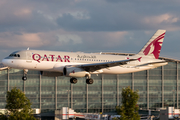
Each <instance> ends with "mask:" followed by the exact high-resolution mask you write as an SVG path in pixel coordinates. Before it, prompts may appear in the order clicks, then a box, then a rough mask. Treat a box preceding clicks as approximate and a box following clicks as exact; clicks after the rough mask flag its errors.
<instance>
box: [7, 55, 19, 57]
mask: <svg viewBox="0 0 180 120" xmlns="http://www.w3.org/2000/svg"><path fill="white" fill-rule="evenodd" d="M9 57H20V55H19V54H10V55H9Z"/></svg>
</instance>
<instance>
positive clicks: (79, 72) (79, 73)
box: [63, 67, 89, 77]
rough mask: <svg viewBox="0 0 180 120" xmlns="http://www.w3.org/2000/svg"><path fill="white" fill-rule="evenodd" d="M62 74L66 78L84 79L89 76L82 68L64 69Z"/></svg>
mask: <svg viewBox="0 0 180 120" xmlns="http://www.w3.org/2000/svg"><path fill="white" fill-rule="evenodd" d="M63 74H64V76H67V77H85V76H86V75H88V74H89V72H87V71H85V70H83V69H82V68H77V67H64V69H63Z"/></svg>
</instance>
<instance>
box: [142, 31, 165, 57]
mask: <svg viewBox="0 0 180 120" xmlns="http://www.w3.org/2000/svg"><path fill="white" fill-rule="evenodd" d="M164 35H165V33H163V34H162V35H160V36H158V37H157V38H156V39H154V40H153V41H152V42H151V43H150V44H149V45H148V46H147V47H146V48H145V50H144V51H143V53H144V55H149V54H153V55H154V57H155V58H156V59H158V58H159V54H160V51H161V46H162V43H163V41H161V40H162V39H163V38H164Z"/></svg>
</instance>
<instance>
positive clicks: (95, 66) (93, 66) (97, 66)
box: [73, 59, 137, 72]
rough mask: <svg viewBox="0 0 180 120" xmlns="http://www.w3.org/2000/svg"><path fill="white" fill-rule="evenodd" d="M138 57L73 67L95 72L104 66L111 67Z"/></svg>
mask: <svg viewBox="0 0 180 120" xmlns="http://www.w3.org/2000/svg"><path fill="white" fill-rule="evenodd" d="M135 60H137V59H127V60H120V61H113V62H103V63H93V64H83V65H75V66H73V67H79V68H83V69H84V70H86V71H88V72H94V71H96V70H100V69H103V68H109V67H114V66H119V65H125V64H127V62H130V61H135Z"/></svg>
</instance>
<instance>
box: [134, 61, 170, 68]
mask: <svg viewBox="0 0 180 120" xmlns="http://www.w3.org/2000/svg"><path fill="white" fill-rule="evenodd" d="M159 64H168V62H166V61H162V62H152V63H146V64H142V65H137V66H135V67H144V66H150V65H154V66H156V65H157V66H159Z"/></svg>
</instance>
